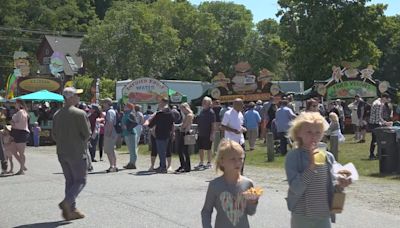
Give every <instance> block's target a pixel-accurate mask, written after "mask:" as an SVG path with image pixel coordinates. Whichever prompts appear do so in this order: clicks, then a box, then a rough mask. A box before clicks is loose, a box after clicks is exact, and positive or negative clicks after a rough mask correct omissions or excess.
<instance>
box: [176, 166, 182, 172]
mask: <svg viewBox="0 0 400 228" xmlns="http://www.w3.org/2000/svg"><path fill="white" fill-rule="evenodd" d="M183 170H184V169H183V168H182V167H179V168H177V169H176V170H175V173H180V172H182V171H183Z"/></svg>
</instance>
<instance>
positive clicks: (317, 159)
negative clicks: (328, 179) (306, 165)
mask: <svg viewBox="0 0 400 228" xmlns="http://www.w3.org/2000/svg"><path fill="white" fill-rule="evenodd" d="M325 162H326V152H325V151H324V150H322V149H316V150H314V163H315V164H316V165H324V164H325Z"/></svg>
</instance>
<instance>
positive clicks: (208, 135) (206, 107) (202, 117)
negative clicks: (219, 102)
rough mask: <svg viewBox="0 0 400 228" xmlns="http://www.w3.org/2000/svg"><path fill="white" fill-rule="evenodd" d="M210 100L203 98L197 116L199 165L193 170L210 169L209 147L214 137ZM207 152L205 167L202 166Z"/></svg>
mask: <svg viewBox="0 0 400 228" xmlns="http://www.w3.org/2000/svg"><path fill="white" fill-rule="evenodd" d="M211 105H212V100H211V98H209V97H204V99H203V102H202V106H203V110H201V112H200V114H199V115H198V116H197V126H198V127H197V129H198V139H197V144H198V147H199V156H200V163H199V165H198V166H196V167H195V169H197V170H199V169H208V168H211V167H212V165H211V159H212V153H211V145H212V142H213V141H214V136H215V119H216V118H215V113H214V111H213V110H212V108H211ZM205 151H207V165H204V163H203V162H204V153H205Z"/></svg>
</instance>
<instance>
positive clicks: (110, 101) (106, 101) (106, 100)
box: [101, 97, 113, 104]
mask: <svg viewBox="0 0 400 228" xmlns="http://www.w3.org/2000/svg"><path fill="white" fill-rule="evenodd" d="M101 102H102V103H108V104H112V103H113V101H112V99H111V98H109V97H106V98H104V99H102V100H101Z"/></svg>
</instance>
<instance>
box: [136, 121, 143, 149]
mask: <svg viewBox="0 0 400 228" xmlns="http://www.w3.org/2000/svg"><path fill="white" fill-rule="evenodd" d="M135 130H136V154H139V142H140V136H141V135H142V130H143V126H142V125H137V126H136V127H135Z"/></svg>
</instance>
